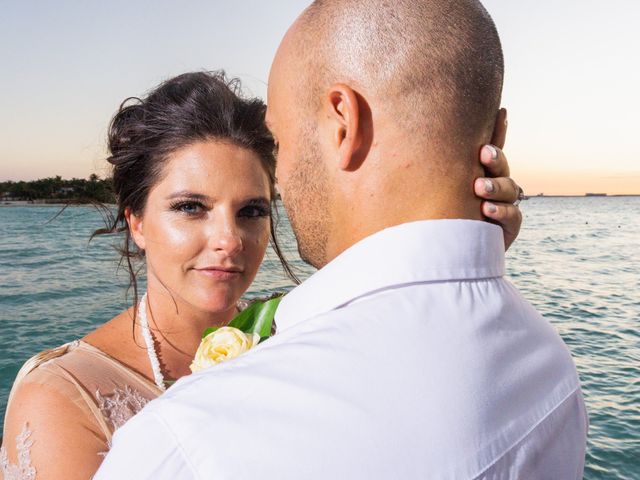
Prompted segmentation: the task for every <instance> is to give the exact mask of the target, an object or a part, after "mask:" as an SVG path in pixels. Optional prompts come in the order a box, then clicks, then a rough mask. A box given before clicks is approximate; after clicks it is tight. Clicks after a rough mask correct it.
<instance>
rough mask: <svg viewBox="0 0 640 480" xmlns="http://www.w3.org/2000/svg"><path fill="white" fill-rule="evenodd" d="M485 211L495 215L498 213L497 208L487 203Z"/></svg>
mask: <svg viewBox="0 0 640 480" xmlns="http://www.w3.org/2000/svg"><path fill="white" fill-rule="evenodd" d="M487 210H488V212H489V213H496V212H497V211H498V207H496V206H495V205H494V204H493V203H489V202H487Z"/></svg>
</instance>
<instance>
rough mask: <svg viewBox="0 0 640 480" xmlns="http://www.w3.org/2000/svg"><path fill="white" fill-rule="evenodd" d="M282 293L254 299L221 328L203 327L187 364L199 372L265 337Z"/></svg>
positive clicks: (245, 349) (192, 369)
mask: <svg viewBox="0 0 640 480" xmlns="http://www.w3.org/2000/svg"><path fill="white" fill-rule="evenodd" d="M281 299H282V295H278V296H274V297H272V298H269V299H267V300H264V301H261V300H257V301H254V302H253V303H251V305H249V306H248V307H247V308H246V309H245V310H243V311H242V312H240V313H239V314H238V315H237V316H236V317H235V318H234V319H233V320H231V321H230V322H229V324H228V325H227V326H225V327H218V328H207V329H206V330H205V332H204V334H203V335H202V341H201V342H200V346H199V347H198V350H197V351H196V356H195V358H194V359H193V362H192V363H191V365H190V367H189V368H191V371H192V372H194V373H195V372H199V371H201V370H204V369H205V368H208V367H210V366H212V365H216V364H218V363H221V362H226V361H227V360H231V359H232V358H235V357H237V356H238V355H241V354H243V353H244V352H246V351H248V350H250V349H251V348H253V347H255V346H256V345H257V344H258V343H260V342H261V341H262V340H264V339H266V338H269V336H270V335H271V328H272V326H273V317H274V315H275V313H276V309H277V308H278V304H279V303H280V300H281Z"/></svg>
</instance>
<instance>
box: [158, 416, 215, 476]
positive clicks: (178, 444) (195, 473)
mask: <svg viewBox="0 0 640 480" xmlns="http://www.w3.org/2000/svg"><path fill="white" fill-rule="evenodd" d="M147 413H148V414H149V415H153V416H154V417H155V418H156V419H157V420H158V422H159V423H160V424H161V425H162V426H163V427H164V429H165V430H166V431H167V433H168V434H169V435H170V436H171V438H172V439H173V442H174V443H175V445H176V447H177V449H178V451H179V452H180V456H181V457H182V458H183V460H184V463H185V464H186V465H187V466H188V467H189V470H191V474H192V475H193V477H194V478H195V479H197V480H201V479H202V477H200V475H199V473H198V471H197V470H196V469H195V466H194V465H193V464H192V463H191V460H190V459H189V457H188V456H187V454H186V451H185V449H184V448H183V446H182V443H181V442H180V440H179V439H178V437H177V436H176V434H175V433H174V431H173V429H172V428H171V427H170V426H169V424H168V423H167V422H165V421H164V420H163V418H162V417H161V416H160V415H158V414H157V413H156V412H154V411H148V412H147Z"/></svg>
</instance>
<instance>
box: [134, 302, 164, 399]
mask: <svg viewBox="0 0 640 480" xmlns="http://www.w3.org/2000/svg"><path fill="white" fill-rule="evenodd" d="M138 316H139V317H140V329H141V330H142V338H144V343H145V344H146V345H147V355H148V356H149V363H151V370H152V371H153V378H154V380H155V382H156V385H157V386H158V388H159V389H160V390H162V391H163V392H164V391H165V390H166V387H165V386H164V375H162V370H161V369H160V360H158V353H157V352H156V349H155V347H154V345H153V337H152V336H151V330H150V329H149V320H148V319H147V293H146V292H145V294H144V295H142V298H141V299H140V303H139V304H138Z"/></svg>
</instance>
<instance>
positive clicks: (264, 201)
mask: <svg viewBox="0 0 640 480" xmlns="http://www.w3.org/2000/svg"><path fill="white" fill-rule="evenodd" d="M247 203H248V204H249V205H269V203H270V202H269V199H268V198H266V197H256V198H250V199H249V200H247Z"/></svg>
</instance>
